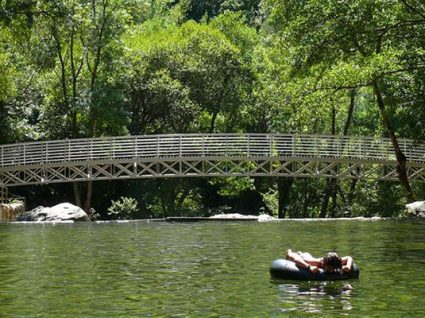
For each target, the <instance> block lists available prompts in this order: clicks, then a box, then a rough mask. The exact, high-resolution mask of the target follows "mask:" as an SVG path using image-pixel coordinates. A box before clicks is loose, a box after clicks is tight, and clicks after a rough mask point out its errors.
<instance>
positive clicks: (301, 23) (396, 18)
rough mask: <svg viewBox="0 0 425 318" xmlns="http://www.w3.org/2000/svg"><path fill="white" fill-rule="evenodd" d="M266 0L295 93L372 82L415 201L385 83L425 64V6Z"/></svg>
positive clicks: (326, 92) (323, 94)
mask: <svg viewBox="0 0 425 318" xmlns="http://www.w3.org/2000/svg"><path fill="white" fill-rule="evenodd" d="M266 2H267V5H266V6H267V8H268V10H269V12H270V17H269V20H268V21H269V26H270V27H271V28H272V29H273V30H275V32H276V33H277V34H279V37H280V38H281V39H284V41H286V48H287V50H286V52H287V54H290V56H291V60H292V61H293V64H292V65H291V66H290V73H291V75H292V76H293V78H294V80H292V81H291V82H292V87H291V85H290V86H289V87H291V88H292V92H291V93H292V94H291V98H293V97H294V96H295V95H298V96H302V97H305V96H306V95H310V96H316V97H322V98H323V97H326V96H329V95H331V94H332V95H335V94H336V93H337V92H338V91H341V90H351V89H353V88H360V87H369V89H371V90H372V91H373V94H374V95H375V101H376V102H375V105H376V107H377V110H378V111H379V114H380V116H381V123H382V126H383V128H384V131H385V134H386V135H387V136H389V137H390V138H391V141H392V144H393V147H394V152H395V155H396V158H397V161H398V174H399V179H400V183H401V185H402V187H403V189H404V192H405V195H406V198H407V200H408V201H412V200H413V198H414V196H413V192H412V189H411V187H410V183H409V181H408V179H407V172H406V157H405V154H404V153H403V152H402V150H401V147H400V145H399V143H398V138H397V134H396V128H395V127H394V124H393V118H392V117H391V114H390V113H389V107H388V105H389V104H390V101H391V100H392V99H393V96H390V95H389V93H390V90H388V89H387V87H388V86H391V85H392V84H393V83H395V82H400V81H401V77H402V76H403V75H404V74H410V73H412V72H417V71H420V70H422V69H423V67H424V64H423V62H422V61H421V60H422V56H423V53H421V52H422V41H423V25H424V19H423V11H422V10H423V5H419V3H418V7H414V8H412V7H411V5H409V3H408V2H406V1H383V0H382V1H375V0H374V1H372V0H370V1H362V2H350V1H342V2H341V1H327V2H321V1H315V0H306V1H287V2H284V3H280V2H279V3H278V2H276V1H273V0H271V1H266ZM365 21H368V23H365ZM280 30H283V31H280ZM412 39H418V40H414V41H412ZM407 48H408V49H407ZM300 84H301V85H302V86H300ZM287 92H288V90H287Z"/></svg>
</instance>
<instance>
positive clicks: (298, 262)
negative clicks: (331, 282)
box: [286, 250, 319, 273]
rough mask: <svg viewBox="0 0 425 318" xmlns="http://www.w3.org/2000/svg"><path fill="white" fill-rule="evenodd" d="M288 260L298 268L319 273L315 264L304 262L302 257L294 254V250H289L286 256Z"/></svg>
mask: <svg viewBox="0 0 425 318" xmlns="http://www.w3.org/2000/svg"><path fill="white" fill-rule="evenodd" d="M286 259H288V260H290V261H293V262H294V263H295V264H296V265H297V266H298V267H301V268H304V269H306V270H308V271H310V272H313V273H316V272H318V271H319V269H318V268H317V266H315V265H314V264H313V263H314V262H310V261H307V260H304V259H303V258H302V257H301V255H299V254H298V253H294V252H292V250H288V252H287V254H286Z"/></svg>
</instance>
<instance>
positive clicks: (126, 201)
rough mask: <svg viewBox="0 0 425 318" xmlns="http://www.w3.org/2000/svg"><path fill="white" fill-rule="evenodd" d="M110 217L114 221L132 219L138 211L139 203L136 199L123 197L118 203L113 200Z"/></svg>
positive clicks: (109, 209)
mask: <svg viewBox="0 0 425 318" xmlns="http://www.w3.org/2000/svg"><path fill="white" fill-rule="evenodd" d="M111 203H112V205H111V206H110V207H109V208H108V215H109V216H110V217H111V219H113V220H125V219H132V218H133V216H134V214H135V213H136V212H137V210H138V206H137V205H138V202H137V200H136V199H134V198H127V197H121V198H120V199H119V200H118V201H114V200H111Z"/></svg>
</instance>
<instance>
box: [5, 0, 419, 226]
mask: <svg viewBox="0 0 425 318" xmlns="http://www.w3.org/2000/svg"><path fill="white" fill-rule="evenodd" d="M194 132H196V133H230V132H232V133H234V132H261V133H263V132H272V133H305V134H328V135H331V134H335V135H354V136H377V137H389V138H391V141H392V144H393V146H394V152H395V155H396V158H397V161H398V164H399V165H398V167H399V168H398V173H399V177H400V182H382V181H380V182H378V181H374V180H369V181H356V180H340V181H337V180H334V179H329V180H328V179H324V178H289V177H288V178H284V177H281V178H241V177H240V178H185V179H177V178H176V179H161V180H155V179H151V180H127V181H110V182H87V183H74V184H56V185H44V186H32V187H30V186H28V187H16V188H13V189H11V190H10V191H12V192H13V193H15V194H17V195H21V196H24V197H26V200H27V206H29V207H30V208H31V207H35V206H37V205H53V204H57V203H59V202H63V201H69V202H73V203H76V204H78V205H80V206H81V207H84V208H85V209H86V210H88V209H89V208H90V207H92V208H94V209H95V210H96V211H97V212H98V213H99V214H100V217H102V218H110V217H118V216H116V214H114V212H116V210H117V209H118V210H119V209H120V208H122V207H123V206H124V207H125V206H126V205H127V206H129V208H131V209H130V210H129V211H131V212H132V213H131V214H130V215H128V217H133V218H146V217H165V216H180V215H185V216H197V215H211V214H215V213H219V212H238V213H245V214H258V213H269V214H273V215H279V217H319V216H320V217H340V216H358V215H363V216H373V215H379V216H393V215H396V214H398V213H399V212H400V211H401V210H402V208H403V206H404V204H405V203H406V202H408V201H413V200H414V199H424V198H425V184H424V183H420V182H417V183H415V182H409V181H408V180H407V177H406V165H405V156H404V154H403V153H402V152H401V150H400V148H399V143H398V140H399V138H412V139H415V140H419V141H424V140H425V2H424V1H423V0H361V1H359V0H327V1H323V0H284V1H283V0H211V1H200V0H181V1H178V0H90V1H88V0H1V1H0V143H2V144H4V143H13V142H23V141H35V140H51V139H63V138H80V137H98V136H119V135H141V134H167V133H194ZM120 198H122V199H120ZM124 198H127V199H128V198H132V199H131V200H125V199H124ZM112 200H113V201H114V206H115V207H114V208H112V209H111V208H110V207H111V205H112ZM136 203H137V206H136ZM108 208H109V212H110V213H109V214H108ZM114 209H115V210H114ZM114 215H115V216H114Z"/></svg>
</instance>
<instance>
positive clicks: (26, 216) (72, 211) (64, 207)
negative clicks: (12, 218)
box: [16, 203, 90, 222]
mask: <svg viewBox="0 0 425 318" xmlns="http://www.w3.org/2000/svg"><path fill="white" fill-rule="evenodd" d="M16 220H17V221H35V222H46V221H59V222H60V221H89V220H90V219H89V217H88V215H87V213H86V212H84V210H83V209H81V208H79V207H78V206H75V205H73V204H71V203H60V204H58V205H55V206H52V207H43V206H39V207H36V208H35V209H33V210H31V211H28V212H25V213H23V214H21V215H19V216H18V217H17V218H16Z"/></svg>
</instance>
